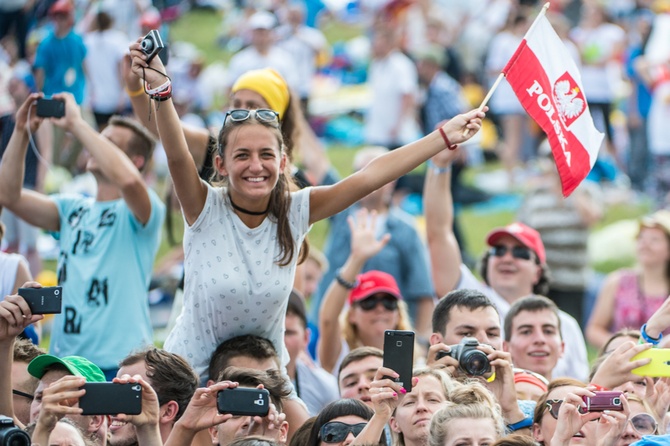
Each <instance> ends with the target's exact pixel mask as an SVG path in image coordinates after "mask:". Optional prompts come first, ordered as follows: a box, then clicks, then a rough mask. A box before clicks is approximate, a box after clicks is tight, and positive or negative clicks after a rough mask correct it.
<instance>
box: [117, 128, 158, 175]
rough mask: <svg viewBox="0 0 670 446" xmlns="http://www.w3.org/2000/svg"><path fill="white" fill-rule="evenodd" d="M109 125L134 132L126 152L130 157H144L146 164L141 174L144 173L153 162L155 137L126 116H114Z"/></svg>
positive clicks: (141, 169)
mask: <svg viewBox="0 0 670 446" xmlns="http://www.w3.org/2000/svg"><path fill="white" fill-rule="evenodd" d="M108 125H110V126H117V127H124V128H127V129H128V130H130V131H131V132H133V136H132V137H131V138H130V141H128V147H126V150H125V152H126V154H127V155H128V156H133V155H137V156H141V157H143V158H144V164H143V165H142V167H141V168H140V169H139V170H140V172H142V171H144V169H145V168H146V166H147V165H148V164H149V161H151V154H152V153H153V151H154V147H155V146H156V138H155V137H154V135H152V134H151V132H149V130H147V129H146V127H144V126H143V125H142V124H140V123H139V122H138V121H136V120H135V119H132V118H128V117H126V116H118V115H114V116H112V117H111V118H110V119H109V123H108Z"/></svg>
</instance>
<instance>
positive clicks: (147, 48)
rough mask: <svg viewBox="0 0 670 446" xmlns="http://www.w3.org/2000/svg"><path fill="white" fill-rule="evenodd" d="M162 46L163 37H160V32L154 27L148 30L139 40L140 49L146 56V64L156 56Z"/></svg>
mask: <svg viewBox="0 0 670 446" xmlns="http://www.w3.org/2000/svg"><path fill="white" fill-rule="evenodd" d="M163 48H165V45H164V44H163V39H161V35H160V33H159V32H158V31H157V30H155V29H152V30H151V31H149V33H148V34H147V35H146V36H144V38H143V39H142V41H141V42H140V49H141V50H142V52H143V53H144V54H146V56H147V64H148V63H149V62H151V59H153V58H154V57H156V55H158V53H160V52H161V51H162V50H163Z"/></svg>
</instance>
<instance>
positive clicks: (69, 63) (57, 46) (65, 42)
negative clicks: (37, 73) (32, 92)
mask: <svg viewBox="0 0 670 446" xmlns="http://www.w3.org/2000/svg"><path fill="white" fill-rule="evenodd" d="M85 57H86V45H84V41H83V39H82V38H81V36H79V35H78V34H75V33H74V32H73V31H70V32H69V33H68V34H67V35H66V36H65V37H63V38H58V37H57V36H56V35H55V34H54V33H53V32H51V33H49V35H47V36H46V37H45V38H44V40H43V41H42V42H40V44H39V46H38V47H37V54H36V55H35V64H34V68H36V69H37V68H41V69H43V70H44V86H43V87H42V91H43V92H44V94H45V95H47V96H50V95H53V94H55V93H61V92H64V91H67V92H69V93H72V94H73V95H74V98H75V99H76V100H77V104H81V103H82V102H84V91H85V89H86V78H85V77H84V58H85Z"/></svg>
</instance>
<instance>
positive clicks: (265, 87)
mask: <svg viewBox="0 0 670 446" xmlns="http://www.w3.org/2000/svg"><path fill="white" fill-rule="evenodd" d="M239 90H251V91H255V92H256V93H258V94H260V95H261V96H262V97H263V99H265V102H267V103H268V105H269V106H270V108H271V109H272V110H274V111H276V112H277V113H279V119H283V118H284V113H286V109H287V108H288V102H289V99H290V95H289V91H288V85H286V81H285V80H284V78H283V77H281V75H280V74H279V73H277V72H276V71H275V70H273V69H272V68H263V69H262V70H251V71H247V72H246V73H244V74H243V75H242V76H240V77H239V78H238V79H237V81H236V82H235V84H233V88H232V90H231V93H235V92H236V91H239Z"/></svg>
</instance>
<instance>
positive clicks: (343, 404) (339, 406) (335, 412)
mask: <svg viewBox="0 0 670 446" xmlns="http://www.w3.org/2000/svg"><path fill="white" fill-rule="evenodd" d="M373 414H374V412H373V410H372V409H370V408H369V407H368V406H366V405H365V403H363V402H361V401H359V400H354V399H351V398H345V399H342V400H336V401H333V402H332V403H330V404H328V405H327V406H326V407H324V408H323V409H321V412H319V414H318V415H317V416H316V420H315V421H314V425H313V426H312V431H311V432H310V434H309V441H308V442H307V444H308V445H309V446H318V445H319V444H321V442H320V439H319V433H320V431H321V427H323V425H324V424H326V423H328V422H329V421H331V420H334V419H335V418H339V417H345V416H347V415H354V416H357V417H361V418H363V419H364V420H368V421H369V420H370V418H372V415H373ZM379 445H386V435H385V434H382V436H381V438H380V439H379Z"/></svg>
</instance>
